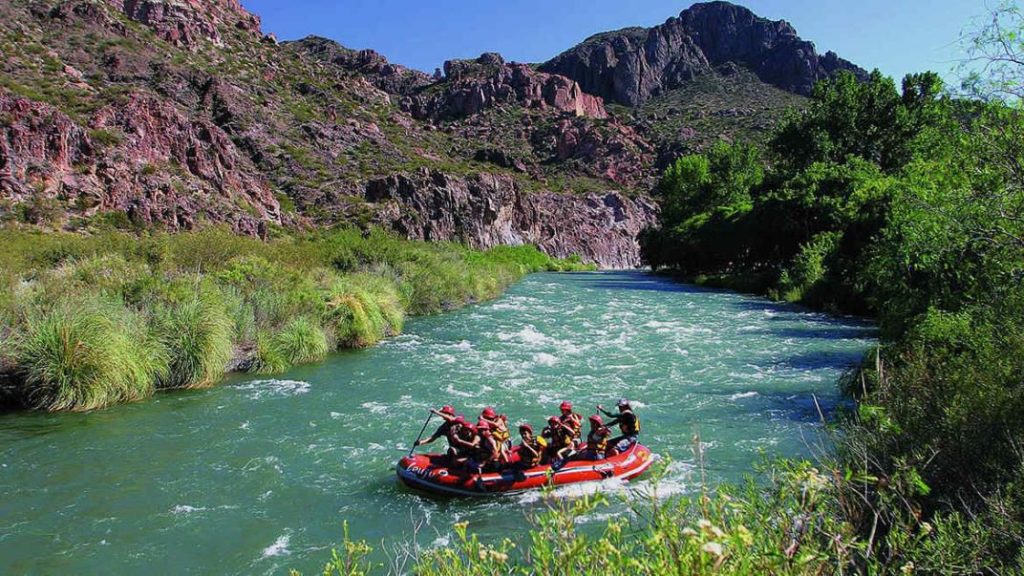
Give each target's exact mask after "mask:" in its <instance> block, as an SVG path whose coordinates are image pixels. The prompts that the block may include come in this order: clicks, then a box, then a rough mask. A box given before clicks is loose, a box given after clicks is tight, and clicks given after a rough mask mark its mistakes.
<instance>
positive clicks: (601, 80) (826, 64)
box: [540, 2, 866, 106]
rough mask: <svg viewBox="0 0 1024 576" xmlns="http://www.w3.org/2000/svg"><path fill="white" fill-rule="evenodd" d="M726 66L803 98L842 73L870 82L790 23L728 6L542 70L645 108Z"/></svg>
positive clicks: (636, 32)
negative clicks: (820, 50)
mask: <svg viewBox="0 0 1024 576" xmlns="http://www.w3.org/2000/svg"><path fill="white" fill-rule="evenodd" d="M724 64H738V65H740V66H744V67H746V68H748V69H749V70H751V71H752V72H754V73H755V74H756V75H757V76H758V77H759V78H760V79H761V80H763V81H764V82H767V83H768V84H771V85H774V86H777V87H779V88H782V89H784V90H788V91H791V92H796V93H798V94H803V95H809V94H810V93H811V90H812V89H813V87H814V84H815V82H817V81H818V80H821V79H823V78H827V77H828V76H830V75H831V74H833V73H835V72H836V71H838V70H850V71H852V72H854V73H856V74H858V75H865V74H866V73H865V72H864V71H863V70H861V69H860V68H858V67H856V66H854V65H853V64H851V63H850V62H847V61H846V60H843V59H841V58H839V57H838V56H837V55H836V54H834V53H831V52H829V53H827V54H825V55H823V56H822V55H819V54H818V53H817V51H816V49H815V47H814V44H813V43H811V42H808V41H806V40H803V39H801V38H800V37H799V36H798V35H797V32H796V30H795V29H794V28H793V27H792V26H791V25H790V24H789V23H788V22H785V21H772V20H768V19H766V18H761V17H759V16H757V15H756V14H754V13H753V12H751V11H750V10H748V9H746V8H744V7H742V6H737V5H735V4H731V3H729V2H708V3H703V4H695V5H694V6H692V7H691V8H688V9H687V10H684V11H683V12H682V13H681V14H680V15H679V17H678V18H670V19H669V20H668V21H666V22H665V23H664V24H662V25H660V26H655V27H653V28H628V29H624V30H620V31H617V32H608V33H604V34H598V35H596V36H593V37H591V38H589V39H587V40H586V41H584V42H583V43H582V44H580V45H579V46H576V47H574V48H572V49H570V50H568V51H566V52H564V53H562V54H561V55H559V56H557V57H555V58H554V59H552V60H550V61H548V62H547V63H545V64H543V65H542V66H541V67H540V69H541V70H542V71H544V72H548V73H551V74H560V75H562V76H567V77H569V78H572V79H573V80H576V81H577V82H579V83H580V85H581V86H582V87H583V90H585V91H586V92H589V93H591V94H596V95H599V96H603V97H604V98H605V99H606V100H609V101H614V102H618V103H620V104H625V105H629V106H639V105H641V104H644V103H645V102H647V101H648V100H649V99H651V98H652V97H653V96H657V95H659V94H662V93H664V92H667V91H669V90H673V89H676V88H679V87H681V86H683V85H685V84H686V83H688V82H690V81H692V80H693V79H694V78H695V77H697V76H699V75H701V74H708V73H711V72H713V71H714V70H715V68H716V67H719V66H722V65H724Z"/></svg>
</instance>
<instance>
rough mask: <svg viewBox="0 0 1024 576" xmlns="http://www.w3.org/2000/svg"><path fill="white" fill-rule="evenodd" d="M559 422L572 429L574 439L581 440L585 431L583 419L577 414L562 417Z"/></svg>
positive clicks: (572, 413)
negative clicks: (581, 435) (581, 434)
mask: <svg viewBox="0 0 1024 576" xmlns="http://www.w3.org/2000/svg"><path fill="white" fill-rule="evenodd" d="M559 420H561V421H562V423H563V424H565V425H566V426H568V427H569V428H572V434H573V438H579V437H580V433H581V432H582V431H583V417H582V416H580V415H579V414H577V413H575V412H571V413H569V414H568V415H566V416H560V417H559Z"/></svg>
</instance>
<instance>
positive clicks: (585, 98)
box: [402, 54, 608, 120]
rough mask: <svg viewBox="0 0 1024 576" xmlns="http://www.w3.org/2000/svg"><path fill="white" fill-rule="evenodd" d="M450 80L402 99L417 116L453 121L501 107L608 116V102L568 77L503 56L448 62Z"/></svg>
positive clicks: (445, 66) (407, 107)
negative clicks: (605, 103) (510, 106)
mask: <svg viewBox="0 0 1024 576" xmlns="http://www.w3.org/2000/svg"><path fill="white" fill-rule="evenodd" d="M444 68H445V78H444V79H443V80H442V81H440V82H438V83H436V84H433V85H431V86H429V87H427V88H425V89H424V90H421V91H419V92H418V93H416V94H413V95H411V96H409V97H407V98H405V99H404V100H402V107H403V108H405V109H406V110H407V111H409V113H411V114H412V115H413V116H414V117H416V118H418V119H436V120H451V119H455V118H462V117H465V116H471V115H473V114H478V113H480V112H481V111H483V110H486V109H488V108H493V107H495V106H500V105H512V106H522V107H524V108H538V109H552V110H555V111H558V112H566V113H570V114H573V115H575V116H580V117H586V118H597V119H602V118H607V117H608V112H607V111H606V110H605V108H604V101H603V100H602V99H601V98H599V97H596V96H592V95H590V94H587V93H585V92H584V91H583V90H582V89H581V88H580V85H579V84H578V83H576V82H574V81H572V80H570V79H568V78H566V77H564V76H558V75H556V74H545V73H543V72H537V71H536V70H534V69H533V68H532V67H530V66H529V65H528V64H516V63H511V64H509V63H506V62H505V60H504V59H503V58H502V57H501V56H499V55H498V54H484V55H482V56H481V57H480V58H478V59H477V60H449V61H448V62H445V65H444Z"/></svg>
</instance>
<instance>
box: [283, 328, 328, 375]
mask: <svg viewBox="0 0 1024 576" xmlns="http://www.w3.org/2000/svg"><path fill="white" fill-rule="evenodd" d="M274 348H276V349H277V350H278V351H279V352H280V354H281V356H282V357H283V358H284V359H285V361H286V362H288V363H289V364H293V365H295V364H307V363H309V362H317V361H320V360H323V359H324V357H325V356H327V351H328V348H327V335H326V334H325V333H324V330H323V328H321V327H320V326H319V325H318V324H316V323H315V322H313V321H312V320H310V319H309V318H305V317H300V318H296V319H295V320H292V321H291V322H290V323H289V324H288V325H287V326H285V327H284V328H283V329H282V330H281V331H280V332H278V333H277V334H276V335H275V336H274Z"/></svg>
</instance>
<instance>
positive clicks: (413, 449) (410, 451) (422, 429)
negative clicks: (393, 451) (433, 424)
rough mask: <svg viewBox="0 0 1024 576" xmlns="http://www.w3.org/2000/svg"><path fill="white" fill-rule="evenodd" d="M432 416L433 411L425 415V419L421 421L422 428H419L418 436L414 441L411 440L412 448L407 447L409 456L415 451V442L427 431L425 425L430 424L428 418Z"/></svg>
mask: <svg viewBox="0 0 1024 576" xmlns="http://www.w3.org/2000/svg"><path fill="white" fill-rule="evenodd" d="M433 417H434V413H433V412H431V413H430V414H428V415H427V421H426V422H424V423H423V428H420V434H419V436H417V437H416V442H413V443H412V448H409V456H412V453H413V452H415V451H416V443H417V442H419V441H420V439H421V438H423V433H424V432H426V431H427V425H428V424H430V419H431V418H433Z"/></svg>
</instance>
